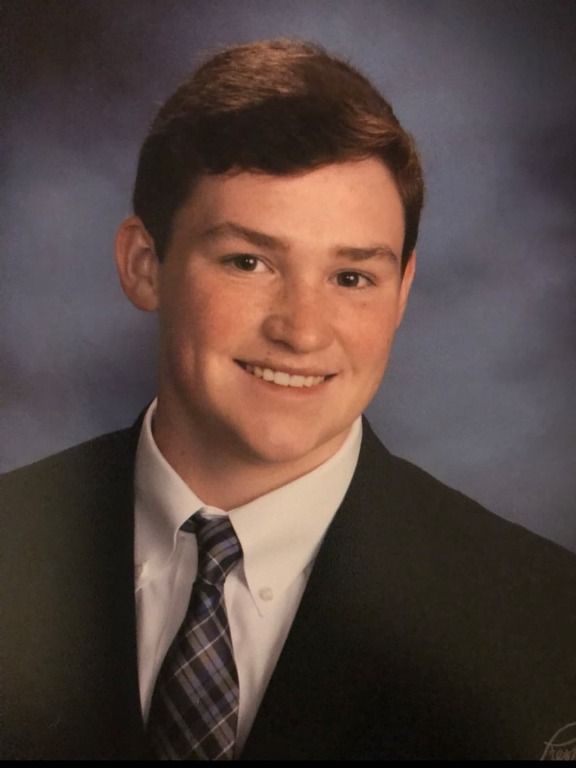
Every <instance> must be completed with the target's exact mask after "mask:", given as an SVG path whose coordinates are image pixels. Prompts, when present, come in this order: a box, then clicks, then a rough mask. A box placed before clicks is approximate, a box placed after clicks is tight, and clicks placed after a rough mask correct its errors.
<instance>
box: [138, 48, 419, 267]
mask: <svg viewBox="0 0 576 768" xmlns="http://www.w3.org/2000/svg"><path fill="white" fill-rule="evenodd" d="M369 157H378V158H380V159H381V160H382V161H383V163H384V164H385V165H386V167H387V168H388V169H389V171H390V172H391V174H392V176H393V178H394V180H395V182H396V185H397V188H398V191H399V193H400V196H401V199H402V202H403V206H404V224H405V231H404V244H403V249H402V268H404V267H405V265H406V262H407V261H408V258H409V256H410V253H411V252H412V250H413V249H414V246H415V245H416V240H417V237H418V224H419V220H420V212H421V209H422V203H423V195H424V186H423V180H422V170H421V165H420V161H419V158H418V154H417V152H416V148H415V145H414V142H413V140H412V138H411V136H410V135H409V134H408V133H407V132H406V131H405V130H404V129H403V128H402V126H401V125H400V123H399V121H398V119H397V118H396V116H395V114H394V112H393V110H392V107H391V106H390V104H389V103H388V102H387V101H386V100H385V99H384V98H383V96H382V95H381V94H380V93H379V92H378V91H377V90H376V88H375V87H374V86H373V85H372V84H371V83H370V82H369V81H368V80H367V78H366V77H364V76H363V75H362V74H360V73H359V72H358V71H357V70H356V69H354V68H353V67H352V66H351V65H350V64H348V63H347V62H345V61H343V60H341V59H338V58H336V57H334V56H332V55H329V54H328V53H327V52H326V51H325V50H324V49H323V48H321V47H320V46H318V45H315V44H311V43H305V42H301V41H295V40H283V39H279V40H270V41H261V42H256V43H249V44H247V45H238V46H234V47H231V48H227V49H225V50H222V51H221V52H219V53H217V54H216V55H214V56H212V57H211V58H209V59H208V60H207V61H205V62H204V64H202V65H201V66H200V67H199V69H198V70H197V71H196V72H195V73H194V74H193V75H192V76H191V77H190V78H189V79H187V80H186V81H184V82H183V83H182V85H181V86H180V87H179V88H178V89H177V90H176V92H175V93H174V94H173V95H172V96H171V97H170V98H169V99H168V101H167V102H166V103H165V104H164V106H163V107H162V108H161V109H160V111H159V112H158V114H157V116H156V118H155V119H154V121H153V123H152V126H151V128H150V131H149V133H148V135H147V137H146V139H145V141H144V144H143V146H142V149H141V151H140V157H139V162H138V171H137V175H136V183H135V186H134V194H133V205H134V213H135V214H136V215H137V216H139V217H140V219H141V220H142V222H143V223H144V226H145V227H146V229H147V230H148V232H149V234H150V235H151V236H152V238H153V239H154V244H155V247H156V252H157V255H158V258H159V259H162V258H163V256H164V254H165V251H166V249H167V247H168V245H169V241H170V235H171V229H172V222H173V219H174V215H175V214H176V212H177V211H178V210H179V208H180V207H181V206H182V205H183V204H184V203H185V201H186V200H187V198H188V196H189V195H190V194H191V192H192V191H193V189H194V185H195V183H196V182H197V181H198V180H199V179H200V178H201V177H202V176H204V175H207V174H223V173H226V172H235V171H251V172H263V173H268V174H275V175H288V174H293V173H298V172H302V171H306V170H312V169H315V168H319V167H321V166H324V165H327V164H330V163H337V162H344V161H348V160H361V159H365V158H369Z"/></svg>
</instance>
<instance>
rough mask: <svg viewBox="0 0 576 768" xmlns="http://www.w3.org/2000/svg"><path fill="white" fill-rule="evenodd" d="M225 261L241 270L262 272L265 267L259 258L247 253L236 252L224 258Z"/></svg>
mask: <svg viewBox="0 0 576 768" xmlns="http://www.w3.org/2000/svg"><path fill="white" fill-rule="evenodd" d="M226 263H227V264H231V265H232V266H233V267H235V268H236V269H239V270H241V271H242V272H263V271H264V270H265V269H266V266H265V264H264V262H263V261H262V260H261V259H259V258H258V257H257V256H252V255H250V254H249V253H238V254H236V255H234V256H229V257H228V258H227V259H226Z"/></svg>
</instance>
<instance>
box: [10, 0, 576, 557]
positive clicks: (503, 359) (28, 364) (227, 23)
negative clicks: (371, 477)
mask: <svg viewBox="0 0 576 768" xmlns="http://www.w3.org/2000/svg"><path fill="white" fill-rule="evenodd" d="M575 11H576V5H575V3H574V2H571V1H570V0H565V1H564V2H553V1H550V0H547V1H542V2H532V1H531V0H523V1H520V0H518V1H512V0H509V1H506V0H499V1H498V2H493V1H488V2H486V0H481V1H480V2H474V1H469V0H447V1H445V2H441V1H439V0H408V1H405V2H400V1H389V0H379V1H377V2H372V1H370V0H340V1H338V0H330V1H327V0H316V1H314V0H280V1H276V0H268V1H267V2H266V1H263V0H260V1H258V0H234V1H228V0H225V1H221V2H218V0H213V1H211V2H203V1H201V0H198V1H196V0H40V1H38V0H36V1H34V0H0V14H1V24H0V29H1V34H2V45H1V54H0V55H1V57H2V62H1V63H2V75H1V78H2V83H3V85H2V107H1V109H2V114H1V118H2V120H1V123H0V126H1V131H2V139H1V152H2V155H1V173H0V212H1V221H0V232H1V237H2V250H1V255H0V328H1V335H0V365H1V368H0V396H1V410H0V433H1V435H2V439H1V441H0V469H1V470H9V469H11V468H13V467H17V466H19V465H21V464H24V463H27V462H30V461H32V460H34V459H37V458H40V457H42V456H45V455H47V454H49V453H51V452H54V451H56V450H59V449H62V448H65V447H67V446H70V445H72V444H74V443H77V442H80V441H81V440H84V439H87V438H89V437H91V436H94V435H96V434H98V433H102V432H105V431H108V430H112V429H115V428H119V427H122V426H125V425H127V424H129V423H131V421H132V420H133V419H134V418H135V417H136V415H137V414H138V412H139V410H140V409H141V408H142V407H143V405H144V404H145V403H146V402H147V400H148V399H149V398H150V397H151V396H152V395H153V393H154V344H155V330H154V321H153V318H150V317H148V316H145V315H144V314H140V313H138V312H137V311H136V310H134V309H133V308H132V307H131V306H129V305H128V303H127V302H126V301H125V299H124V297H123V295H122V294H121V291H120V289H119V287H118V286H117V283H116V275H115V270H114V266H113V260H112V244H113V237H114V232H115V228H116V226H117V224H118V222H119V220H120V219H121V218H122V217H123V216H124V215H125V214H127V213H129V211H130V204H129V199H130V189H131V183H132V178H133V173H134V167H135V161H136V153H137V150H138V146H139V143H140V141H141V139H142V137H143V134H144V131H145V127H146V126H147V124H148V123H149V121H150V119H151V117H152V115H153V113H154V111H155V110H156V108H157V106H158V105H159V103H160V102H161V101H162V100H163V99H164V97H165V96H166V95H167V94H168V93H169V92H170V91H171V90H172V89H173V88H174V86H175V85H176V84H177V83H178V82H179V80H180V79H181V78H182V77H183V76H184V75H185V74H186V73H187V72H188V71H190V69H192V68H193V66H194V65H195V64H196V62H197V61H198V60H199V58H200V57H201V56H203V55H204V54H206V53H207V52H210V51H211V50H214V49H215V48H217V47H219V46H221V45H224V44H230V43H236V42H244V41H247V40H253V39H256V38H264V37H272V36H293V37H300V38H306V39H312V40H315V41H317V42H320V43H322V44H324V45H325V46H327V47H328V48H329V49H332V50H333V51H335V52H337V53H338V54H340V55H343V56H345V57H349V58H350V60H351V61H352V62H353V63H355V64H356V65H357V66H359V67H360V68H361V69H362V70H364V71H365V72H366V73H367V74H368V75H369V76H371V77H372V78H373V79H374V81H375V82H376V83H377V84H378V85H379V86H380V87H381V88H382V89H383V91H384V93H385V94H386V95H387V96H388V97H389V98H390V99H391V101H392V103H393V104H394V105H395V107H396V111H397V113H398V115H399V117H400V118H401V119H402V121H403V122H404V123H405V124H406V126H407V127H408V128H409V130H410V131H411V132H412V133H413V134H415V136H416V138H417V140H418V142H419V145H420V147H421V151H422V156H423V161H424V165H425V169H426V174H427V186H428V203H427V206H426V211H425V216H424V220H423V225H422V231H421V240H420V247H419V271H418V275H417V281H416V284H415V288H414V292H413V295H412V299H411V304H410V306H409V310H408V313H407V317H406V321H405V325H404V327H403V329H402V330H401V332H400V334H399V336H398V339H397V344H396V348H395V351H394V354H393V357H392V361H391V365H390V369H389V372H388V375H387V378H386V380H385V383H384V385H383V388H382V391H381V393H380V394H379V396H378V398H377V400H376V401H375V403H374V404H373V406H372V407H371V408H370V411H369V416H370V417H371V419H372V422H373V424H374V426H375V428H376V430H377V431H378V433H379V434H380V436H381V437H382V438H383V439H384V441H385V442H386V443H387V445H388V446H389V448H390V449H391V450H392V451H393V452H395V453H398V454H400V455H403V456H405V457H407V458H410V459H412V460H413V461H415V462H416V463H418V464H420V465H421V466H423V467H425V468H427V469H428V470H430V471H431V472H432V473H433V474H436V475H437V476H438V477H440V478H441V479H443V480H444V481H446V482H448V483H449V484H451V485H455V486H456V487H459V488H461V489H462V490H463V491H464V492H466V493H468V494H469V495H472V496H473V497H475V498H477V499H479V500H480V501H481V502H482V503H484V504H485V505H486V506H488V507H490V508H492V509H493V510H494V511H496V512H498V513H499V514H501V515H503V516H504V517H507V518H509V519H512V520H515V521H518V522H520V523H522V524H523V525H525V526H527V527H529V528H532V529H533V530H536V531H538V532H541V533H544V534H545V535H546V536H548V537H550V538H553V539H556V540H557V541H560V542H561V543H563V544H564V545H566V546H568V547H571V548H573V549H576V521H575V519H574V510H575V507H576V501H575V500H576V471H575V470H576V460H575V449H576V351H575V342H576V302H575V292H576V291H575V289H576V247H575V246H576V227H575V223H574V212H573V204H574V199H575V196H576V161H575V151H574V137H575V136H576V106H575V101H576V63H575V53H574V52H575V49H576V45H575V37H576V35H575V21H576V13H575Z"/></svg>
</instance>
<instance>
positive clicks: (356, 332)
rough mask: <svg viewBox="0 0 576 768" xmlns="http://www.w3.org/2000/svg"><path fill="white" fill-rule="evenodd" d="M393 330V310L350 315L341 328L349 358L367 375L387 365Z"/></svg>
mask: <svg viewBox="0 0 576 768" xmlns="http://www.w3.org/2000/svg"><path fill="white" fill-rule="evenodd" d="M395 330H396V326H395V314H394V313H393V312H382V311H381V310H380V311H366V312H365V313H357V314H356V315H355V317H353V318H350V322H349V323H348V325H347V327H346V329H345V330H344V334H345V338H346V346H347V350H348V353H349V356H350V358H351V359H352V360H353V361H354V362H355V363H356V364H357V365H358V367H359V368H362V369H363V372H364V373H365V374H366V375H368V376H370V375H372V376H377V375H379V372H380V371H381V369H382V367H383V366H385V365H386V362H387V359H388V355H389V353H390V347H391V345H392V341H393V338H394V333H395Z"/></svg>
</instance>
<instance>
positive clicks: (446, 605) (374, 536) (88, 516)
mask: <svg viewBox="0 0 576 768" xmlns="http://www.w3.org/2000/svg"><path fill="white" fill-rule="evenodd" d="M138 428H139V425H137V426H136V427H134V428H132V429H131V430H126V431H123V432H118V433H114V434H111V435H106V436H104V437H101V438H99V439H97V440H93V441H91V442H89V443H85V444H83V445H81V446H79V447H76V448H73V449H71V450H68V451H65V452H64V453H61V454H59V455H57V456H53V457H51V458H48V459H45V460H44V461H41V462H38V463H37V464H34V465H32V466H30V467H27V468H24V469H22V470H17V471H15V472H12V473H10V474H8V475H6V476H4V478H2V480H1V481H0V509H1V511H2V533H1V541H0V553H1V565H2V570H1V579H0V583H1V589H2V618H1V628H0V632H1V636H2V639H1V643H0V653H1V658H0V663H1V688H0V697H1V698H0V705H1V707H0V756H1V757H3V758H6V757H20V758H23V757H39V758H52V759H54V758H91V759H113V758H120V759H122V758H124V759H129V758H146V756H147V754H148V753H147V751H146V745H145V737H144V729H143V724H142V719H141V714H140V703H139V694H138V671H137V659H136V620H135V606H134V575H133V462H134V451H135V447H136V440H137V436H138ZM575 577H576V557H575V556H574V555H572V554H570V553H568V552H566V551H564V550H563V549H561V548H560V547H558V546H556V545H554V544H552V543H549V542H547V541H545V540H543V539H541V538H539V537H537V536H535V535H533V534H531V533H529V532H528V531H526V530H524V529H522V528H520V527H518V526H515V525H512V524H510V523H508V522H505V521H503V520H501V519H499V518H497V517H496V516H494V515H492V514H491V513H489V512H487V511H486V510H484V509H483V508H482V507H480V506H479V505H478V504H476V503H475V502H473V501H471V500H470V499H468V498H466V497H465V496H463V495H461V494H460V493H458V492H456V491H454V490H451V489H449V488H447V487H446V486H444V485H442V484H441V483H439V482H438V481H437V480H435V479H433V478H432V477H430V476H429V475H428V474H426V473H425V472H423V471H422V470H420V469H418V468H416V467H414V466H413V465H411V464H409V463H407V462H406V461H403V460H401V459H398V458H395V457H393V456H392V455H391V454H389V453H388V451H387V450H386V449H385V448H384V447H383V446H382V445H381V444H380V442H379V441H378V439H377V438H376V437H375V435H374V434H373V432H372V431H371V429H370V428H369V426H368V425H367V423H365V424H364V439H363V444H362V449H361V454H360V460H359V464H358V467H357V471H356V473H355V475H354V478H353V481H352V484H351V486H350V489H349V492H348V493H347V495H346V498H345V500H344V502H343V503H342V505H341V508H340V509H339V511H338V513H337V515H336V517H335V519H334V522H333V524H332V526H331V527H330V529H329V531H328V534H327V536H326V539H325V542H324V545H323V546H322V549H321V551H320V554H319V556H318V558H317V561H316V564H315V567H314V570H313V572H312V576H311V578H310V581H309V584H308V587H307V589H306V592H305V594H304V597H303V600H302V603H301V607H300V609H299V611H298V614H297V616H296V620H295V622H294V625H293V627H292V630H291V632H290V634H289V637H288V640H287V642H286V645H285V647H284V650H283V652H282V655H281V657H280V660H279V663H278V665H277V668H276V670H275V672H274V674H273V677H272V680H271V682H270V685H269V687H268V690H267V692H266V694H265V697H264V700H263V703H262V706H261V708H260V710H259V713H258V716H257V718H256V722H255V724H254V727H253V729H252V732H251V734H250V737H249V739H248V742H247V744H246V748H245V750H244V753H243V755H242V757H243V758H257V759H258V758H260V759H265V758H268V759H282V758H286V759H320V758H332V759H350V758H368V759H370V758H383V759H418V758H419V759H440V758H444V759H456V758H460V759H466V758H468V759H472V758H478V759H495V758H504V759H505V758H508V759H510V758H522V757H525V758H539V757H540V756H541V754H542V753H543V752H544V749H545V742H547V741H548V740H550V739H551V738H552V737H553V735H554V734H555V733H556V732H557V731H558V730H559V729H560V728H561V727H563V726H565V725H567V724H568V723H572V722H574V721H576V672H575V670H576V662H575V656H574V654H575V651H576V608H575V606H576V600H575V591H576V590H575V588H576V578H575Z"/></svg>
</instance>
